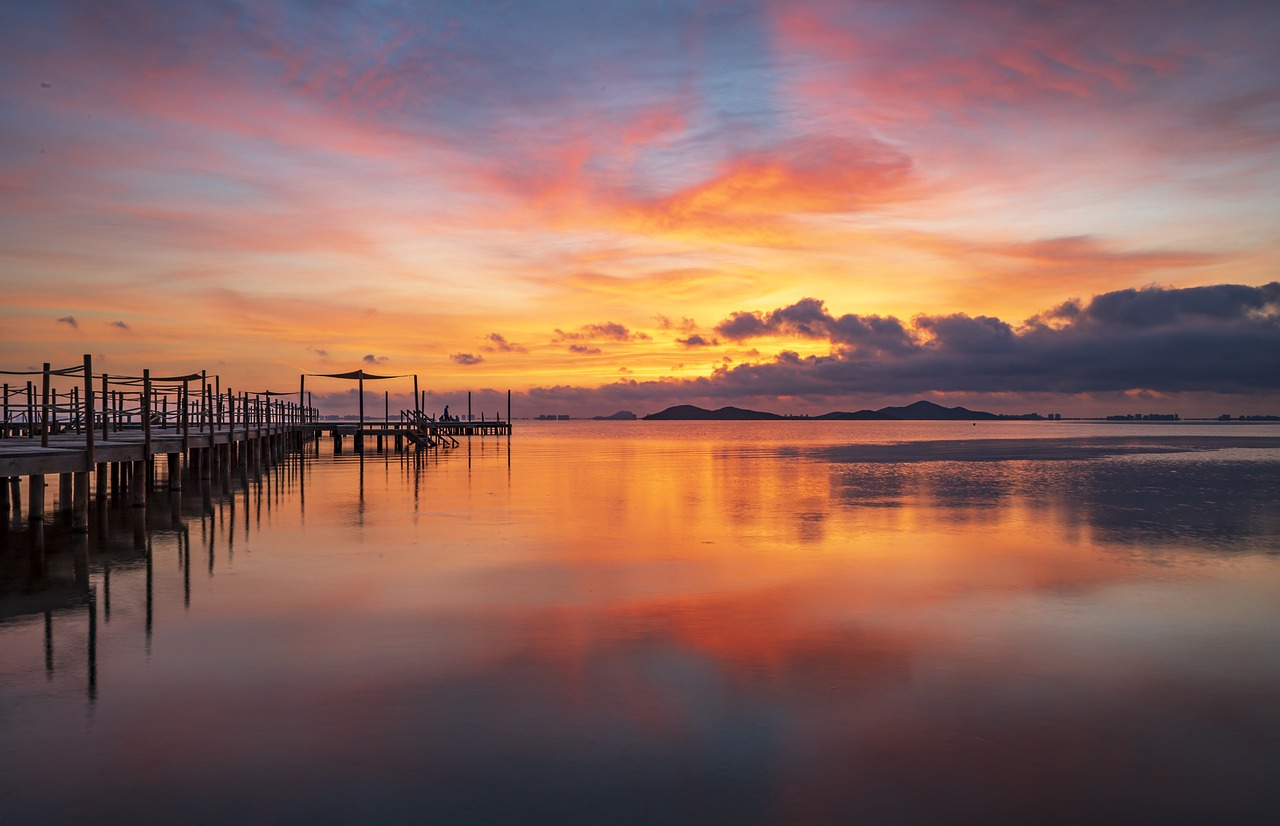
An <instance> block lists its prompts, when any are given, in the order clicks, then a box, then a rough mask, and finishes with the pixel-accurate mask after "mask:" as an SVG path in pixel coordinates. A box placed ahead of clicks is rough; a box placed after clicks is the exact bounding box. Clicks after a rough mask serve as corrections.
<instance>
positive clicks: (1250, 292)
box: [714, 283, 1280, 395]
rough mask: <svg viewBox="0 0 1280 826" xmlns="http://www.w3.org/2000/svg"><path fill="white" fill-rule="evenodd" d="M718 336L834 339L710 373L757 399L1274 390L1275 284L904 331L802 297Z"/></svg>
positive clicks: (1127, 293)
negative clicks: (810, 350) (820, 350)
mask: <svg viewBox="0 0 1280 826" xmlns="http://www.w3.org/2000/svg"><path fill="white" fill-rule="evenodd" d="M1050 322H1054V323H1050ZM717 330H719V331H720V332H721V333H722V334H724V335H726V336H727V335H729V334H730V333H731V332H732V333H734V334H735V337H736V338H737V339H738V340H743V339H745V338H750V337H758V336H763V335H787V334H791V335H795V336H798V337H802V338H826V339H827V340H829V341H830V342H831V344H832V352H831V354H830V355H825V356H809V357H805V358H801V357H799V356H797V355H796V354H794V353H783V354H781V355H779V356H778V357H776V358H775V359H774V360H773V361H772V362H766V363H762V364H744V365H740V366H738V367H735V368H733V369H731V370H722V371H720V372H718V373H717V374H716V375H715V376H714V379H715V381H717V382H719V383H723V384H725V385H727V386H730V387H741V388H745V387H752V388H754V389H755V392H757V393H771V394H773V393H776V394H819V395H828V394H836V393H840V392H846V393H847V392H855V391H862V392H882V393H922V392H928V391H968V392H1064V393H1088V392H1106V391H1123V390H1129V389H1134V388H1143V389H1149V390H1155V391H1161V392H1182V391H1210V392H1250V391H1254V390H1274V389H1276V388H1278V387H1280V283H1271V284H1267V285H1264V286H1261V287H1248V286H1243V285H1235V284H1220V285H1214V286H1207V287H1189V288H1185V289H1163V288H1159V287H1148V288H1145V289H1141V290H1118V291H1116V292H1111V293H1105V294H1103V295H1099V296H1096V297H1094V298H1093V299H1092V300H1091V301H1089V302H1088V303H1081V302H1067V303H1066V304H1063V305H1060V306H1059V307H1057V308H1055V309H1054V310H1052V311H1050V312H1049V313H1046V314H1043V315H1041V316H1036V317H1034V318H1032V319H1030V320H1029V321H1028V322H1027V323H1026V324H1025V325H1022V326H1021V327H1014V326H1013V325H1012V324H1010V323H1008V322H1006V321H1003V320H1001V319H998V318H992V317H989V316H969V315H965V314H963V313H957V314H953V315H945V316H917V317H916V318H915V319H914V320H913V325H912V328H911V329H908V328H907V326H906V325H904V324H903V323H902V322H901V321H899V320H898V319H896V318H892V317H889V318H881V317H878V316H872V317H860V316H853V315H846V316H841V317H840V318H835V317H833V316H831V315H830V314H829V313H827V312H826V310H825V308H824V307H823V305H822V302H820V301H817V300H815V299H805V300H803V301H800V302H797V303H796V304H793V305H791V306H790V307H784V308H781V309H778V310H773V311H771V312H768V313H735V314H733V315H732V316H731V317H730V318H729V319H727V320H726V321H725V322H724V323H722V324H721V325H720V326H719V327H717Z"/></svg>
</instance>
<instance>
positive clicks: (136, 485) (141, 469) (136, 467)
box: [129, 462, 147, 508]
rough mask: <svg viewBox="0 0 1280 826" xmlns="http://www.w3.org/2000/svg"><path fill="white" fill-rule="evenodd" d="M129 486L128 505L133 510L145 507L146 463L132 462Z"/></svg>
mask: <svg viewBox="0 0 1280 826" xmlns="http://www.w3.org/2000/svg"><path fill="white" fill-rule="evenodd" d="M130 475H131V476H132V479H131V484H130V485H129V504H130V505H132V506H133V507H135V508H145V507H146V506H147V484H146V480H147V463H146V462H134V463H133V472H132V473H131V474H130Z"/></svg>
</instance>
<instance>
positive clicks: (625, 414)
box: [591, 410, 647, 422]
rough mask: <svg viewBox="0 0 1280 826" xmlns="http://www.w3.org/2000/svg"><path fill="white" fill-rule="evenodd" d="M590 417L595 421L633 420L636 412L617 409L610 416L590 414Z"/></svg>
mask: <svg viewBox="0 0 1280 826" xmlns="http://www.w3.org/2000/svg"><path fill="white" fill-rule="evenodd" d="M591 418H592V419H595V420H596V421H597V422H633V421H635V420H636V414H634V413H632V412H631V411H630V410H619V411H618V412H617V413H614V414H613V415H612V416H592V417H591ZM646 418H647V417H646Z"/></svg>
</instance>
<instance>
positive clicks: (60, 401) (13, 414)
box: [0, 355, 319, 457]
mask: <svg viewBox="0 0 1280 826" xmlns="http://www.w3.org/2000/svg"><path fill="white" fill-rule="evenodd" d="M0 377H3V378H4V379H5V381H4V382H3V390H2V392H0V439H4V438H27V439H34V438H35V437H37V436H38V437H39V438H40V444H41V446H42V447H48V445H49V437H50V436H51V435H55V434H61V433H79V434H82V435H83V436H84V437H85V449H86V450H87V451H88V453H89V456H90V457H92V455H93V445H94V442H95V440H96V439H100V440H102V441H110V439H111V434H112V433H119V432H121V431H124V430H132V431H138V430H141V431H143V432H144V433H150V431H152V430H162V431H176V432H181V433H182V434H183V436H184V437H185V436H187V435H188V434H190V433H192V432H196V433H205V432H217V431H238V430H244V431H246V432H248V431H255V432H262V431H271V430H277V429H282V428H284V427H286V426H289V425H303V424H307V423H311V422H315V421H317V420H318V419H319V416H318V414H317V411H316V409H315V408H313V407H310V406H306V405H302V404H300V403H295V402H293V401H290V400H288V399H286V398H281V397H282V396H284V395H285V394H283V393H272V392H269V391H263V392H250V391H242V392H240V393H236V392H235V391H234V390H232V389H231V388H227V389H226V390H223V389H222V387H221V378H220V377H219V376H217V375H214V376H209V375H208V373H207V372H205V371H201V372H200V373H189V374H187V375H184V376H159V377H153V376H152V375H151V374H150V371H149V370H144V371H143V374H142V375H141V376H130V375H115V374H109V373H94V372H93V360H92V358H91V357H90V356H88V355H86V356H85V357H84V363H83V364H80V365H76V366H73V367H61V368H54V367H52V365H50V364H49V363H47V362H46V363H45V364H44V366H43V367H42V368H41V369H40V370H27V371H0Z"/></svg>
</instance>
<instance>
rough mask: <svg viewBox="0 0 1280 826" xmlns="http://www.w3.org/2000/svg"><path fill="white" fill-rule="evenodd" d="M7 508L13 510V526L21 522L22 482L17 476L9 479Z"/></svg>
mask: <svg viewBox="0 0 1280 826" xmlns="http://www.w3.org/2000/svg"><path fill="white" fill-rule="evenodd" d="M9 507H11V508H13V524H14V525H15V526H16V525H17V524H18V523H19V522H21V521H22V480H21V479H19V478H18V477H17V476H10V477H9Z"/></svg>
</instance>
